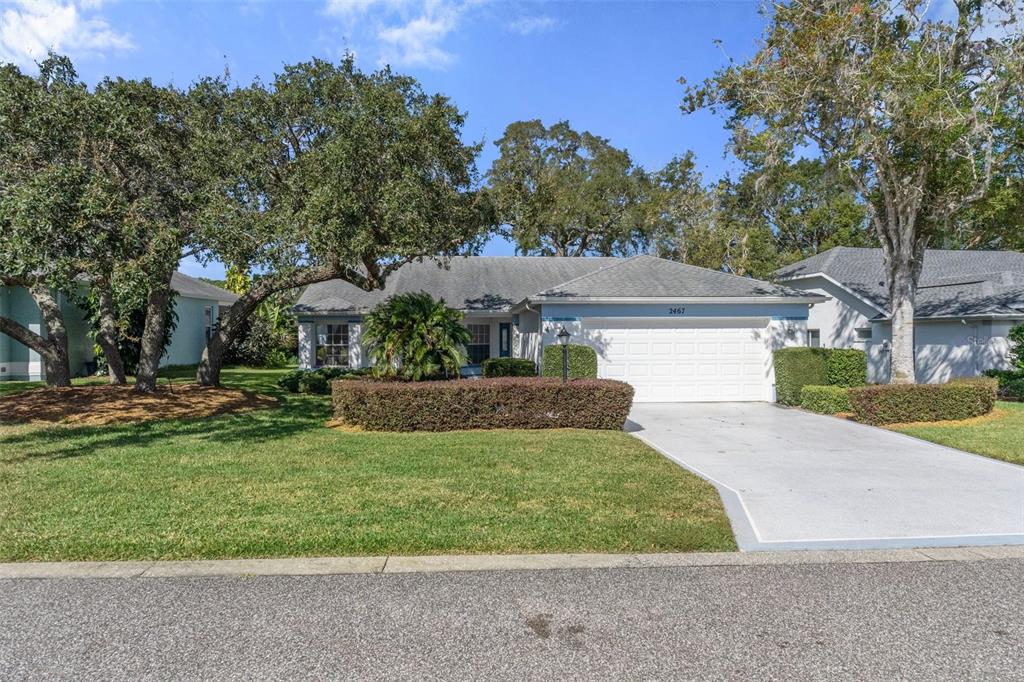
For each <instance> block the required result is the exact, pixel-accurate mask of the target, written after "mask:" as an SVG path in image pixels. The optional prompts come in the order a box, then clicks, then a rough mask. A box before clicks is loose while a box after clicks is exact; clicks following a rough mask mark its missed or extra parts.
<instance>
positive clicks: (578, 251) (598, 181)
mask: <svg viewBox="0 0 1024 682" xmlns="http://www.w3.org/2000/svg"><path fill="white" fill-rule="evenodd" d="M495 145H496V146H497V147H498V150H499V152H500V156H499V157H498V158H497V159H496V160H495V161H494V164H493V165H492V166H491V170H490V172H489V174H488V180H489V197H490V200H491V202H492V204H493V208H494V214H495V215H494V218H495V223H496V225H497V231H498V233H499V234H501V235H503V236H505V237H507V238H508V239H511V240H512V241H514V242H515V243H516V247H517V249H518V250H519V251H520V252H521V253H524V254H534V255H544V256H585V255H592V254H598V255H604V256H611V255H626V254H630V253H635V252H637V251H638V250H640V249H641V248H642V247H644V246H645V245H646V243H647V230H646V225H645V222H644V212H643V207H642V205H641V204H642V201H643V199H644V197H645V193H646V191H647V189H648V187H647V185H648V181H647V177H646V174H645V173H644V171H643V169H641V168H639V167H637V166H636V165H635V164H634V163H633V161H632V159H631V158H630V156H629V153H628V152H626V151H625V150H623V149H617V148H615V147H613V146H612V145H611V144H610V143H609V142H608V140H606V139H604V138H601V137H598V136H596V135H593V134H591V133H588V132H582V133H581V132H577V131H575V130H573V129H572V128H571V127H570V126H569V123H568V122H567V121H560V122H558V123H555V124H554V125H552V126H551V127H545V126H544V124H543V123H542V122H541V121H539V120H534V121H519V122H516V123H512V124H511V125H509V126H508V127H507V128H506V129H505V134H504V135H503V136H502V137H501V139H499V140H498V141H497V142H495Z"/></svg>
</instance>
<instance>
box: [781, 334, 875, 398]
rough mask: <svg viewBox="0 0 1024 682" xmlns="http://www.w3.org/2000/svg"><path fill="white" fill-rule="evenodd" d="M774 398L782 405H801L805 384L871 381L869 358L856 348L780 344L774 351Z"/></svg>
mask: <svg viewBox="0 0 1024 682" xmlns="http://www.w3.org/2000/svg"><path fill="white" fill-rule="evenodd" d="M773 361H774V364H775V399H776V400H777V401H778V402H780V403H782V404H783V405H800V401H801V395H800V392H801V391H802V390H803V387H804V386H863V385H864V384H866V383H867V381H868V361H867V355H865V353H864V351H862V350H857V349H855V348H805V347H793V348H780V349H779V350H777V351H775V353H774V354H773Z"/></svg>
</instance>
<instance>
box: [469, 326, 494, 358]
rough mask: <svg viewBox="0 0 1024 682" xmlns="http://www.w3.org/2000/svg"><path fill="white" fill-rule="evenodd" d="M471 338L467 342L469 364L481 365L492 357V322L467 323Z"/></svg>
mask: <svg viewBox="0 0 1024 682" xmlns="http://www.w3.org/2000/svg"><path fill="white" fill-rule="evenodd" d="M466 329H468V330H469V333H470V336H471V338H470V340H469V343H467V344H466V354H467V355H468V356H469V364H471V365H479V364H480V363H482V362H483V361H484V360H486V359H487V358H489V357H491V325H490V324H467V325H466Z"/></svg>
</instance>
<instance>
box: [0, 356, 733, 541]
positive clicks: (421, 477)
mask: <svg viewBox="0 0 1024 682" xmlns="http://www.w3.org/2000/svg"><path fill="white" fill-rule="evenodd" d="M279 375H280V372H276V371H269V370H228V371H226V372H225V376H224V379H225V382H224V383H225V385H228V386H232V387H238V388H248V389H251V390H258V391H260V392H263V393H267V394H269V395H273V396H275V397H277V398H278V399H279V401H280V402H279V404H278V406H277V407H273V408H270V409H265V410H259V411H252V412H246V413H238V414H232V415H223V416H219V417H215V418H209V419H204V420H193V421H156V422H149V423H144V424H133V425H119V426H104V427H71V426H29V425H7V426H3V425H0V561H29V560H47V561H52V560H119V559H121V560H123V559H186V558H208V559H210V558H228V557H282V556H324V555H381V554H440V553H491V552H493V553H516V552H661V551H690V550H732V549H735V547H736V545H735V541H734V539H733V536H732V532H731V529H730V526H729V522H728V519H727V518H726V516H725V513H724V511H723V509H722V506H721V501H720V500H719V498H718V495H717V493H716V491H715V489H714V488H713V487H712V486H711V485H709V484H708V483H706V482H704V481H703V480H701V479H699V478H697V477H696V476H694V475H692V474H690V473H688V472H686V471H684V470H682V469H681V468H679V467H677V466H676V465H674V464H672V463H670V462H668V461H667V460H665V459H664V458H662V457H661V456H660V455H658V454H657V453H656V452H654V451H653V450H651V449H650V448H648V447H647V446H645V445H644V444H642V443H641V442H639V441H637V440H636V439H634V438H631V437H630V436H628V435H626V434H625V433H613V432H588V431H572V430H566V431H477V432H455V433H444V434H388V433H358V432H345V431H340V430H333V429H330V428H327V427H325V426H324V423H325V422H326V421H327V420H328V419H329V418H330V405H329V401H328V399H327V398H325V397H319V396H300V395H293V394H287V393H282V392H281V391H279V390H278V389H277V388H276V387H275V385H274V382H275V380H276V378H277V377H278V376H279ZM180 376H182V377H184V376H187V373H182V374H181V375H180ZM182 380H185V379H182ZM0 388H2V389H3V390H4V391H5V392H10V391H13V390H16V387H15V386H12V385H11V384H7V385H4V384H0ZM21 388H25V385H22V386H21Z"/></svg>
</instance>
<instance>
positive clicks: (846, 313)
mask: <svg viewBox="0 0 1024 682" xmlns="http://www.w3.org/2000/svg"><path fill="white" fill-rule="evenodd" d="M785 285H786V286H788V287H792V288H794V289H801V290H803V291H807V292H813V293H816V294H824V295H826V296H831V297H832V298H831V300H828V301H826V302H824V303H815V304H814V306H812V307H811V309H810V311H809V312H808V316H807V328H808V329H817V330H818V331H819V332H820V334H821V347H822V348H859V349H861V350H866V348H867V343H865V342H864V341H860V340H858V339H857V329H858V328H860V329H871V328H872V327H871V318H873V317H876V316H877V315H878V314H879V311H878V310H876V309H874V308H872V307H871V306H869V305H867V304H866V303H864V302H863V301H861V300H860V299H858V298H857V297H856V296H854V295H853V294H851V293H850V292H848V291H846V290H845V289H843V288H842V287H839V286H836V285H835V284H834V283H832V282H830V281H829V280H827V279H825V278H824V277H811V278H808V279H801V280H795V281H791V282H785Z"/></svg>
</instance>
